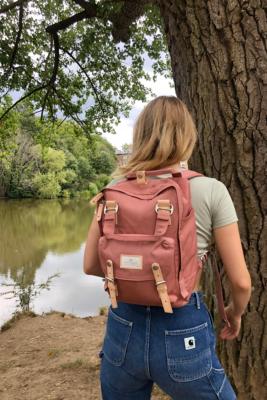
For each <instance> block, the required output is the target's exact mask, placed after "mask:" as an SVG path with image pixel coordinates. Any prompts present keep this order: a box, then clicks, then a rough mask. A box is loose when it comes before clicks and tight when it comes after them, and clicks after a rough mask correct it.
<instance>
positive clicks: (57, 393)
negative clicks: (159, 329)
mask: <svg viewBox="0 0 267 400" xmlns="http://www.w3.org/2000/svg"><path fill="white" fill-rule="evenodd" d="M105 323H106V317H105V316H98V317H87V318H78V317H73V316H71V315H65V314H64V313H57V312H53V313H49V314H44V315H42V316H34V317H33V316H30V315H20V316H19V317H18V318H17V319H16V320H15V321H14V322H11V323H10V324H6V327H8V329H6V330H3V331H2V332H1V333H0V377H1V379H0V381H1V385H0V399H1V400H46V399H50V400H85V399H86V400H98V399H101V395H100V391H99V382H98V374H99V357H98V353H99V350H100V348H101V344H102V339H103V334H104V328H105ZM152 399H153V400H160V399H161V400H163V399H164V400H167V399H169V397H168V396H165V395H163V394H162V393H161V392H160V391H159V389H158V388H155V390H154V392H153V396H152Z"/></svg>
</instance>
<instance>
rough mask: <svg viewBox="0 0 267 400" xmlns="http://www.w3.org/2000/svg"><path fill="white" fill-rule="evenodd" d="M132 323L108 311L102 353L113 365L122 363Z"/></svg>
mask: <svg viewBox="0 0 267 400" xmlns="http://www.w3.org/2000/svg"><path fill="white" fill-rule="evenodd" d="M132 326H133V323H132V322H130V321H126V320H125V319H123V318H121V317H119V316H118V315H117V314H115V313H114V312H113V311H112V310H111V309H109V314H108V321H107V328H106V335H105V339H104V344H103V349H102V350H103V353H104V356H105V357H106V358H107V360H108V361H109V362H111V363H112V364H113V365H116V366H121V365H122V364H123V362H124V359H125V355H126V350H127V346H128V342H129V339H130V335H131V331H132Z"/></svg>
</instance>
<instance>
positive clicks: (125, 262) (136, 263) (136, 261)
mask: <svg viewBox="0 0 267 400" xmlns="http://www.w3.org/2000/svg"><path fill="white" fill-rule="evenodd" d="M120 268H127V269H143V256H136V255H128V254H121V256H120Z"/></svg>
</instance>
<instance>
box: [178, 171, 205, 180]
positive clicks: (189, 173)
mask: <svg viewBox="0 0 267 400" xmlns="http://www.w3.org/2000/svg"><path fill="white" fill-rule="evenodd" d="M182 176H183V177H184V178H187V179H192V178H196V177H198V176H204V175H203V174H201V173H200V172H196V171H192V170H190V169H186V170H184V171H183V172H182Z"/></svg>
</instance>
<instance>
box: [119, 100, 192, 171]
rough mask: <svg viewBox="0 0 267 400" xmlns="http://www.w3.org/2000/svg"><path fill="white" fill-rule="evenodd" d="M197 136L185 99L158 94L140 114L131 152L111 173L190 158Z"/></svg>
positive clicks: (146, 168) (162, 164)
mask: <svg viewBox="0 0 267 400" xmlns="http://www.w3.org/2000/svg"><path fill="white" fill-rule="evenodd" d="M196 140H197V131H196V127H195V124H194V121H193V119H192V117H191V115H190V113H189V111H188V109H187V106H186V105H185V103H184V102H183V101H182V100H180V99H179V98H177V97H175V96H159V97H157V98H155V99H154V100H152V101H150V102H149V103H148V104H147V105H146V107H145V108H144V109H143V111H142V112H141V113H140V114H139V116H138V118H137V121H136V123H135V125H134V131H133V148H132V154H131V156H130V158H129V160H128V162H127V164H126V165H123V166H120V167H118V168H117V169H116V171H115V172H114V173H113V174H112V175H113V176H114V177H115V176H123V175H125V174H127V173H129V172H130V171H138V170H139V171H140V170H153V169H161V168H164V167H167V166H171V165H173V164H175V163H179V162H181V161H185V160H188V159H189V157H190V156H191V154H192V151H193V148H194V146H195V143H196Z"/></svg>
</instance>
